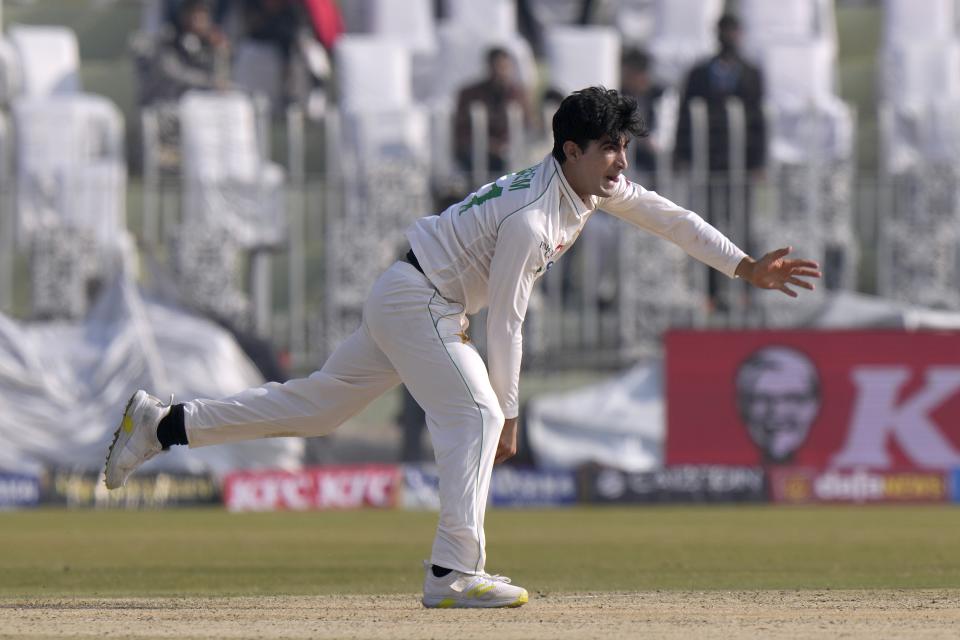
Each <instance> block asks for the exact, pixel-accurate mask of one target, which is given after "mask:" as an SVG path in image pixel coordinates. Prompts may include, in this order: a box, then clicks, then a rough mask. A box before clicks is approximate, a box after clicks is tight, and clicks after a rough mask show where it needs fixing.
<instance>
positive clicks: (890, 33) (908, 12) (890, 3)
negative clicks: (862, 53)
mask: <svg viewBox="0 0 960 640" xmlns="http://www.w3.org/2000/svg"><path fill="white" fill-rule="evenodd" d="M954 37H956V4H955V1H954V0H922V1H920V2H918V0H884V2H883V44H884V46H887V45H890V44H897V43H921V42H928V41H930V40H948V39H952V38H954Z"/></svg>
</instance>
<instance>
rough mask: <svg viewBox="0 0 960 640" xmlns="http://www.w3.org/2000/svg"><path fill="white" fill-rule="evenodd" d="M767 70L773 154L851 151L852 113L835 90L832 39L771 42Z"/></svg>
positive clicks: (794, 156) (801, 156) (793, 156)
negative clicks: (804, 41) (827, 40)
mask: <svg viewBox="0 0 960 640" xmlns="http://www.w3.org/2000/svg"><path fill="white" fill-rule="evenodd" d="M764 76H765V79H766V85H767V101H768V104H769V105H770V107H771V116H772V121H773V122H772V124H773V127H772V129H773V131H772V136H771V142H770V150H771V156H772V158H773V159H774V160H776V161H780V162H800V161H812V160H815V158H816V157H829V158H847V157H849V154H850V153H851V152H852V148H853V116H852V113H851V111H850V109H849V108H848V107H847V105H845V104H844V103H843V102H842V101H841V100H840V99H839V98H838V97H837V96H836V95H835V93H834V90H833V81H834V68H833V55H832V53H831V50H830V45H829V43H827V42H824V41H820V42H811V43H807V44H781V45H777V46H771V47H770V48H769V49H768V50H767V52H766V55H765V57H764ZM811 154H813V156H814V157H810V156H811Z"/></svg>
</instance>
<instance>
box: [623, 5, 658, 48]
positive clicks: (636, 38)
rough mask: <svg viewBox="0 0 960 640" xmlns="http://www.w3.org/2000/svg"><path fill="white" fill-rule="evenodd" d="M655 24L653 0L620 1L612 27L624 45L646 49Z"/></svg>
mask: <svg viewBox="0 0 960 640" xmlns="http://www.w3.org/2000/svg"><path fill="white" fill-rule="evenodd" d="M655 23H656V16H655V15H654V0H620V2H619V4H618V6H617V13H616V17H615V18H614V26H615V27H616V28H617V30H618V31H619V32H620V37H621V38H622V40H623V42H624V44H625V45H628V46H636V47H646V45H647V42H648V41H649V40H650V38H651V37H653V31H654V25H655Z"/></svg>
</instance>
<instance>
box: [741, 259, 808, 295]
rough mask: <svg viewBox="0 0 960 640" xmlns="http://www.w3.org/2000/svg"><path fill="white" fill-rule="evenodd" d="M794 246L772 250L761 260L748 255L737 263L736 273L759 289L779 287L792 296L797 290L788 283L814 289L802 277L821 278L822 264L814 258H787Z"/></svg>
mask: <svg viewBox="0 0 960 640" xmlns="http://www.w3.org/2000/svg"><path fill="white" fill-rule="evenodd" d="M791 251H793V247H784V248H782V249H777V250H776V251H771V252H770V253H768V254H766V255H765V256H763V257H762V258H760V260H754V259H753V258H750V257H746V258H744V259H743V260H741V261H740V264H739V265H737V271H736V275H737V277H738V278H741V279H743V280H746V281H747V282H749V283H750V284H752V285H753V286H755V287H757V288H758V289H777V290H779V291H782V292H783V293H785V294H787V295H788V296H790V297H791V298H796V297H797V292H796V291H794V290H793V289H791V288H790V287H789V286H787V285H794V286H796V287H801V288H803V289H809V290H811V291H813V283H812V282H808V281H806V280H802V279H801V278H819V277H820V275H821V274H820V265H818V264H817V263H816V262H814V261H812V260H787V259H786V257H787V255H789V253H790V252H791Z"/></svg>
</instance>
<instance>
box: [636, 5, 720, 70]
mask: <svg viewBox="0 0 960 640" xmlns="http://www.w3.org/2000/svg"><path fill="white" fill-rule="evenodd" d="M722 12H723V0H657V2H656V12H655V16H656V22H655V27H654V37H653V40H651V42H650V52H651V53H652V54H653V59H654V64H655V65H656V73H657V75H658V76H659V77H660V78H661V79H662V80H663V81H664V82H667V83H668V84H671V85H677V84H680V83H681V82H682V81H683V79H684V77H685V76H686V73H687V71H689V70H690V67H691V66H693V63H694V62H696V61H697V60H699V59H700V58H703V57H704V56H707V55H709V54H711V53H713V52H714V51H715V50H716V48H717V31H716V27H717V21H718V20H719V19H720V16H721V14H722Z"/></svg>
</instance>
